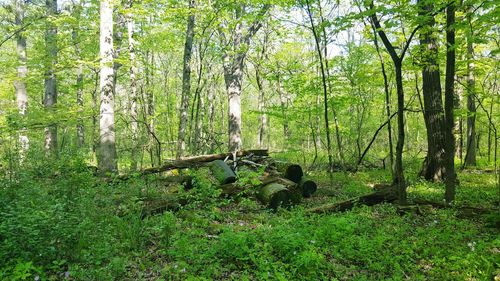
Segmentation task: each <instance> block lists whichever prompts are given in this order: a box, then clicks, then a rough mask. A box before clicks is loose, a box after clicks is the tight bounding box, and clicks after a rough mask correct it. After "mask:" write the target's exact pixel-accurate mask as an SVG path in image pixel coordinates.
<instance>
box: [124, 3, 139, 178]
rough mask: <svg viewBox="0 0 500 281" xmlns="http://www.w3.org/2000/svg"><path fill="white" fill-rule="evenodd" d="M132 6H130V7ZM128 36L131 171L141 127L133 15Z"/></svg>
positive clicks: (128, 21) (129, 22) (128, 26)
mask: <svg viewBox="0 0 500 281" xmlns="http://www.w3.org/2000/svg"><path fill="white" fill-rule="evenodd" d="M130 6H132V4H131V3H130V4H129V7H130ZM127 35H128V51H129V58H130V69H129V73H130V119H131V120H130V129H131V133H132V153H131V154H132V155H131V167H130V169H131V170H132V171H133V170H136V169H137V154H138V143H137V140H138V137H139V135H138V134H139V126H138V123H137V119H138V118H139V115H138V111H137V76H136V75H137V65H136V59H135V39H134V19H133V18H132V15H128V16H127Z"/></svg>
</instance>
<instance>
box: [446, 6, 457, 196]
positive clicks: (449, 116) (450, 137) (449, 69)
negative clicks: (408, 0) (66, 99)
mask: <svg viewBox="0 0 500 281" xmlns="http://www.w3.org/2000/svg"><path fill="white" fill-rule="evenodd" d="M446 44H447V50H446V81H445V93H444V95H445V104H444V110H445V116H446V124H445V128H446V134H445V136H446V138H445V185H446V191H445V196H444V198H445V200H446V202H447V203H450V202H452V201H454V200H455V182H456V174H455V162H454V159H455V136H454V134H453V128H454V125H455V124H454V116H453V109H454V106H455V103H454V98H455V88H454V86H455V2H454V0H451V3H450V5H449V6H448V8H447V9H446Z"/></svg>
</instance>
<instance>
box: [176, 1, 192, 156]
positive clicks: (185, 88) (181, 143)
mask: <svg viewBox="0 0 500 281" xmlns="http://www.w3.org/2000/svg"><path fill="white" fill-rule="evenodd" d="M194 7H195V0H190V2H189V8H190V9H194ZM194 25H195V16H194V12H193V11H190V14H189V17H188V22H187V27H186V41H185V42H184V62H183V72H182V96H181V112H180V117H179V133H178V137H177V153H176V157H177V158H180V157H182V155H183V154H184V151H185V150H186V141H185V138H186V126H187V121H188V120H187V119H188V118H187V117H188V116H187V115H188V114H187V113H188V106H189V95H190V92H191V55H192V51H193V38H194Z"/></svg>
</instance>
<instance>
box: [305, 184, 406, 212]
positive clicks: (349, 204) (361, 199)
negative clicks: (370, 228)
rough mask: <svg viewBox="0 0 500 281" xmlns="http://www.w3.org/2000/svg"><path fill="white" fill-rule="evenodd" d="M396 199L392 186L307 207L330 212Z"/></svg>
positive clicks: (315, 210)
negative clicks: (347, 198)
mask: <svg viewBox="0 0 500 281" xmlns="http://www.w3.org/2000/svg"><path fill="white" fill-rule="evenodd" d="M396 199H397V193H396V190H395V189H394V188H388V189H384V190H379V191H375V192H373V193H370V194H366V195H362V196H358V197H354V198H351V199H349V200H345V201H342V202H337V203H329V204H325V205H321V206H318V207H315V208H311V209H308V210H307V212H309V213H330V212H344V211H348V210H351V209H352V208H354V206H356V205H366V206H373V205H377V204H380V203H384V202H394V201H396Z"/></svg>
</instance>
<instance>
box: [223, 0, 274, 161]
mask: <svg viewBox="0 0 500 281" xmlns="http://www.w3.org/2000/svg"><path fill="white" fill-rule="evenodd" d="M270 7H271V6H270V5H269V4H266V5H264V6H263V7H262V8H261V9H260V11H259V14H258V15H257V16H256V17H255V20H254V21H253V22H252V23H251V24H250V25H249V26H248V28H245V29H244V28H243V22H242V20H243V18H244V15H243V13H244V11H245V9H244V7H243V6H239V7H238V8H236V12H235V16H236V18H237V19H239V21H238V23H237V24H236V26H235V27H234V29H233V30H232V32H231V33H232V34H231V36H230V37H231V39H230V40H228V38H226V35H225V34H224V32H222V31H221V32H220V35H221V37H222V39H223V41H225V42H224V43H225V44H226V45H228V46H230V49H229V50H225V51H224V54H223V55H222V60H223V68H224V81H225V84H226V91H227V95H228V135H229V151H231V152H236V151H238V150H240V149H241V146H242V141H241V82H242V80H243V68H244V62H245V58H246V55H247V52H248V50H247V49H246V48H243V47H244V46H249V45H250V40H251V39H252V38H253V36H254V35H255V34H256V33H257V31H259V29H260V28H261V27H262V22H261V21H262V18H263V17H264V15H265V14H266V13H267V11H268V10H269V8H270Z"/></svg>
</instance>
